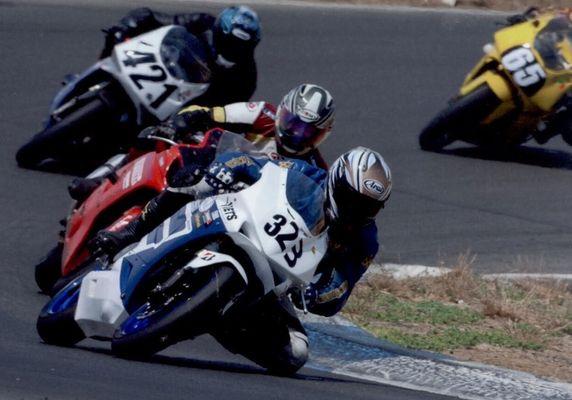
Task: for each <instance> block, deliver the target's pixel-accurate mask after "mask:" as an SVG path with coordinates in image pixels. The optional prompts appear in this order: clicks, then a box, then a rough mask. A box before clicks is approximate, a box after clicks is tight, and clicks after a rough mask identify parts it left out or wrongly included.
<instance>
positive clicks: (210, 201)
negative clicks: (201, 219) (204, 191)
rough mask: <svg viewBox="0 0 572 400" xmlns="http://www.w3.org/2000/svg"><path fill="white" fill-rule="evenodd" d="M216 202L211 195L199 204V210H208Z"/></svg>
mask: <svg viewBox="0 0 572 400" xmlns="http://www.w3.org/2000/svg"><path fill="white" fill-rule="evenodd" d="M213 204H214V200H213V199H212V198H211V197H208V198H206V199H204V200H203V201H202V202H201V204H200V205H199V211H200V212H205V211H208V210H209V209H210V208H211V207H212V206H213Z"/></svg>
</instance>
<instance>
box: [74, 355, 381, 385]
mask: <svg viewBox="0 0 572 400" xmlns="http://www.w3.org/2000/svg"><path fill="white" fill-rule="evenodd" d="M76 348H77V349H81V350H84V351H89V352H92V353H98V354H105V355H108V356H110V357H113V354H112V352H111V350H110V349H104V348H99V347H91V346H76ZM135 361H136V362H144V363H149V364H160V365H170V366H174V367H182V368H192V369H201V370H211V371H224V372H231V373H238V374H249V375H266V376H276V377H283V378H289V379H297V380H304V381H321V382H340V383H356V382H359V383H363V384H366V385H374V386H376V385H377V384H376V383H372V382H367V381H363V380H360V379H351V378H350V379H342V378H334V377H327V376H319V375H305V374H300V373H298V374H295V375H291V376H281V375H277V374H273V373H270V372H268V371H266V370H265V369H263V368H262V367H258V366H254V365H248V364H241V363H236V362H229V361H210V360H198V359H194V358H186V357H173V356H167V355H162V354H156V355H154V356H152V357H151V358H149V359H147V360H135Z"/></svg>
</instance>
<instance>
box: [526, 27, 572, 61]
mask: <svg viewBox="0 0 572 400" xmlns="http://www.w3.org/2000/svg"><path fill="white" fill-rule="evenodd" d="M571 43H572V21H570V19H568V18H567V17H565V16H558V17H556V18H554V19H553V20H552V21H550V22H549V23H548V25H547V26H546V28H544V29H543V30H542V31H540V32H539V33H538V35H537V36H536V40H535V42H534V48H535V49H536V51H538V53H539V54H540V56H541V57H542V60H543V61H544V65H545V67H546V68H549V69H552V70H555V71H560V70H564V69H571V68H572V65H571V62H572V60H567V59H566V57H565V56H564V54H563V51H562V49H563V48H564V47H563V46H570V44H571Z"/></svg>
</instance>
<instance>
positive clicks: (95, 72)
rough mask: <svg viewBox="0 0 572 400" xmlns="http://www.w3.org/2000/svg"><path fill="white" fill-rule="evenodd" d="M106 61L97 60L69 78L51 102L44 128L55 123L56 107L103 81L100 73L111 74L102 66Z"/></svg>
mask: <svg viewBox="0 0 572 400" xmlns="http://www.w3.org/2000/svg"><path fill="white" fill-rule="evenodd" d="M105 62H106V61H105V60H101V61H98V62H96V63H95V64H93V65H92V66H90V67H89V68H88V69H86V70H85V71H83V72H82V73H80V74H79V75H77V76H75V77H73V79H71V80H69V81H68V82H67V83H66V85H65V86H64V87H63V88H61V89H60V90H59V91H58V93H57V94H56V95H55V97H54V98H53V100H52V102H51V103H50V109H49V113H50V118H49V119H48V120H47V121H46V124H45V126H44V128H47V127H49V126H50V125H52V124H53V122H54V121H53V120H52V117H51V115H52V113H53V112H54V111H55V110H56V109H58V108H59V107H61V106H62V105H63V104H64V103H65V102H67V101H69V100H71V99H72V98H73V96H76V95H78V94H80V93H84V92H86V91H87V90H88V89H89V87H91V86H92V85H96V84H98V83H101V82H102V79H101V78H100V77H99V75H101V74H105V75H106V76H109V75H108V73H107V72H105V71H104V69H103V68H102V66H103V64H104V63H105Z"/></svg>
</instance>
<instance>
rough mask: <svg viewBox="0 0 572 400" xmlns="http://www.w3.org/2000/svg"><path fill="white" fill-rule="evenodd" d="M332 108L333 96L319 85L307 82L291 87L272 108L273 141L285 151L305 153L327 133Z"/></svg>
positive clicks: (332, 118)
mask: <svg viewBox="0 0 572 400" xmlns="http://www.w3.org/2000/svg"><path fill="white" fill-rule="evenodd" d="M334 111H335V105H334V99H333V97H332V95H331V94H330V92H328V91H327V90H326V89H324V88H323V87H321V86H317V85H312V84H310V83H303V84H302V85H300V86H297V87H295V88H294V89H292V90H290V91H289V92H288V93H287V94H286V96H284V98H283V99H282V102H281V103H280V105H279V106H278V109H277V110H276V141H277V142H278V144H279V145H280V146H281V147H282V148H284V149H285V150H286V151H287V152H288V153H291V154H297V155H301V154H304V153H307V152H308V151H310V150H312V149H314V148H316V147H317V146H318V145H319V144H320V143H322V141H324V139H326V138H327V137H328V135H329V134H330V131H331V130H332V125H333V124H334Z"/></svg>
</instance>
